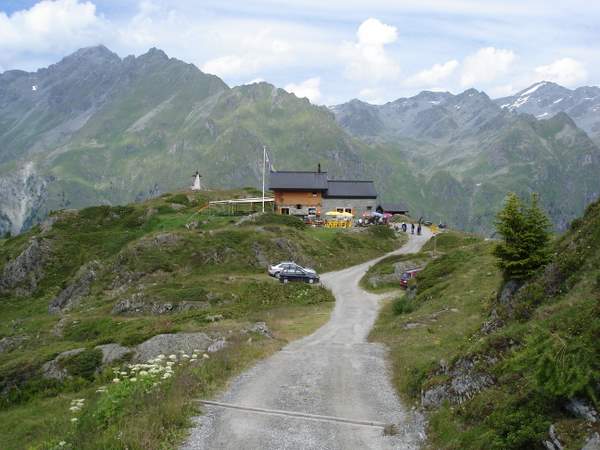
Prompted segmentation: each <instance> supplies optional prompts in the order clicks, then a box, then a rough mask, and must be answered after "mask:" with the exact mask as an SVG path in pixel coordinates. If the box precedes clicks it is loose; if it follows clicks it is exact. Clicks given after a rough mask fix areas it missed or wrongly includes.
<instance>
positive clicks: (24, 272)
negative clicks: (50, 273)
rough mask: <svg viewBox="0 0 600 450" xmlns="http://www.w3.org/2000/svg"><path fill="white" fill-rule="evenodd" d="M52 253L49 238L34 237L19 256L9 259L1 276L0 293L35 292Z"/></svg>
mask: <svg viewBox="0 0 600 450" xmlns="http://www.w3.org/2000/svg"><path fill="white" fill-rule="evenodd" d="M49 255H50V242H49V241H48V240H47V239H40V238H33V239H31V241H30V242H29V245H28V246H27V247H26V248H25V250H23V251H22V252H21V253H20V254H19V256H17V257H16V258H14V259H13V260H11V261H9V262H8V263H7V264H6V265H5V266H4V270H3V271H2V275H1V276H0V294H10V293H14V295H16V296H17V297H25V296H28V295H31V294H33V293H34V292H35V291H36V290H37V287H38V283H39V282H40V280H41V279H42V278H43V276H44V270H43V269H44V265H45V263H46V261H47V259H48V257H49Z"/></svg>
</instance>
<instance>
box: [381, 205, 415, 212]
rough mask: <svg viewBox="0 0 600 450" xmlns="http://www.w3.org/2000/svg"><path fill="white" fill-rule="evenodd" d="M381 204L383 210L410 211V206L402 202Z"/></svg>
mask: <svg viewBox="0 0 600 450" xmlns="http://www.w3.org/2000/svg"><path fill="white" fill-rule="evenodd" d="M379 206H380V207H381V209H382V210H383V212H408V207H407V206H406V205H404V204H402V203H382V204H381V205H379Z"/></svg>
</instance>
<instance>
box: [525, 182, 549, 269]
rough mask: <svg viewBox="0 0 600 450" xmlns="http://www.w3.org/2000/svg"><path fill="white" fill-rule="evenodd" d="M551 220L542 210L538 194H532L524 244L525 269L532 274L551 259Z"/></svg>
mask: <svg viewBox="0 0 600 450" xmlns="http://www.w3.org/2000/svg"><path fill="white" fill-rule="evenodd" d="M550 226H551V224H550V220H549V219H548V217H547V216H546V214H544V211H542V208H541V207H540V203H539V196H538V194H535V193H534V194H532V196H531V203H530V204H529V207H528V208H526V209H525V231H524V233H523V239H522V240H523V246H524V248H525V250H526V252H527V259H526V260H525V264H524V269H525V272H526V276H527V277H530V276H532V275H533V274H534V273H535V272H536V271H537V270H538V269H539V268H540V267H542V266H545V265H546V264H548V262H549V261H550V256H551V255H550V245H549V244H550V231H549V230H550Z"/></svg>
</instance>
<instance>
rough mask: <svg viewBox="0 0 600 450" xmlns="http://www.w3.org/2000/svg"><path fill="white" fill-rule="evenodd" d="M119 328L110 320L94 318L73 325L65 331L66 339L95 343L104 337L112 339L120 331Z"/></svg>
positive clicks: (108, 318)
mask: <svg viewBox="0 0 600 450" xmlns="http://www.w3.org/2000/svg"><path fill="white" fill-rule="evenodd" d="M118 329H119V326H118V325H117V324H116V323H115V322H114V321H113V320H112V319H111V318H110V317H103V318H92V319H87V320H82V321H80V322H74V323H71V325H70V326H68V327H67V328H66V329H65V331H64V337H65V339H68V340H71V341H76V342H84V341H94V340H96V339H99V338H102V337H110V336H111V335H112V334H113V333H114V332H116V331H118Z"/></svg>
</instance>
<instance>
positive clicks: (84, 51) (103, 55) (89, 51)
mask: <svg viewBox="0 0 600 450" xmlns="http://www.w3.org/2000/svg"><path fill="white" fill-rule="evenodd" d="M79 58H83V59H95V60H98V59H104V60H117V61H120V60H121V58H119V55H117V54H116V53H114V52H111V51H110V50H109V49H108V48H106V47H105V46H104V45H102V44H100V45H94V46H91V47H83V48H80V49H79V50H76V51H75V52H73V53H71V54H70V55H69V56H67V57H66V58H64V59H79Z"/></svg>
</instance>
